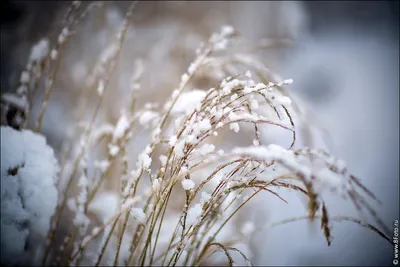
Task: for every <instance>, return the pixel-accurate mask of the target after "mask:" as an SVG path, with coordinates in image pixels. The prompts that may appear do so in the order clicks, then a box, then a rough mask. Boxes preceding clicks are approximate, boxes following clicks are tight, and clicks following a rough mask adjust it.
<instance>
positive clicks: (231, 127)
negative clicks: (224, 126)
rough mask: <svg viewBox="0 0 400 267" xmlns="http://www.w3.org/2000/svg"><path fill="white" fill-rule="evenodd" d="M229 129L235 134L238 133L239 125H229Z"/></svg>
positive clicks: (235, 123)
mask: <svg viewBox="0 0 400 267" xmlns="http://www.w3.org/2000/svg"><path fill="white" fill-rule="evenodd" d="M229 129H231V130H233V131H234V132H235V133H238V132H239V130H240V127H239V123H237V122H234V123H231V124H230V125H229Z"/></svg>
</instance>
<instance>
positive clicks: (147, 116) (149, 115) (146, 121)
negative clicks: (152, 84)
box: [139, 110, 159, 126]
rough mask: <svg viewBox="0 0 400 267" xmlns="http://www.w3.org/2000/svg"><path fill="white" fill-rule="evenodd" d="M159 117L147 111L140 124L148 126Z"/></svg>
mask: <svg viewBox="0 0 400 267" xmlns="http://www.w3.org/2000/svg"><path fill="white" fill-rule="evenodd" d="M158 117H159V114H158V113H157V112H155V111H149V110H146V111H144V112H143V114H142V116H140V118H139V123H140V125H142V126H147V125H149V123H150V122H151V121H153V120H155V119H157V118H158Z"/></svg>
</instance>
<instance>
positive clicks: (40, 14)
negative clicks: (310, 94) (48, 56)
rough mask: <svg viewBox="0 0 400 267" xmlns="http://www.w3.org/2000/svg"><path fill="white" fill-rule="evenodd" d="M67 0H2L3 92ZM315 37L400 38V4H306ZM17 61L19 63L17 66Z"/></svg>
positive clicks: (8, 89) (14, 79) (333, 2)
mask: <svg viewBox="0 0 400 267" xmlns="http://www.w3.org/2000/svg"><path fill="white" fill-rule="evenodd" d="M68 4H69V2H68V1H9V0H6V1H1V11H0V12H1V31H2V33H1V38H2V40H1V73H0V78H1V89H2V91H12V89H11V88H10V87H14V86H15V83H16V82H17V81H18V77H19V76H18V73H20V71H21V70H22V69H23V63H22V64H21V63H20V62H23V60H19V59H23V58H26V57H27V54H28V53H29V48H28V47H27V49H24V50H23V49H22V48H21V53H19V54H18V58H17V59H12V58H10V57H11V55H12V53H11V51H13V49H14V48H15V44H20V43H27V45H28V44H30V43H32V40H34V42H35V41H37V40H38V39H39V38H40V37H41V36H43V35H44V34H43V33H45V32H48V31H49V29H50V27H51V26H52V25H53V21H55V20H54V17H55V16H56V15H57V14H59V12H60V10H61V8H64V7H65V6H67V5H68ZM304 6H305V8H306V11H307V12H308V14H309V21H310V25H309V26H310V31H311V33H312V34H318V33H321V32H326V31H330V30H332V29H335V27H343V25H349V27H353V28H354V27H355V28H361V30H362V32H366V31H367V32H368V31H376V30H378V31H380V32H383V33H384V34H385V35H389V36H392V37H393V38H395V39H396V40H398V38H399V1H304ZM17 62H18V63H17Z"/></svg>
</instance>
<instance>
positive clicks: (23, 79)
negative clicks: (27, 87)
mask: <svg viewBox="0 0 400 267" xmlns="http://www.w3.org/2000/svg"><path fill="white" fill-rule="evenodd" d="M29 79H30V75H29V72H28V71H26V70H25V71H23V72H22V73H21V78H20V82H21V83H28V82H29Z"/></svg>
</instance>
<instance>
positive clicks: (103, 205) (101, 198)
mask: <svg viewBox="0 0 400 267" xmlns="http://www.w3.org/2000/svg"><path fill="white" fill-rule="evenodd" d="M118 203H119V197H118V195H117V194H115V193H110V192H103V193H99V194H98V195H97V196H96V197H95V198H94V199H93V201H92V202H90V204H89V211H90V212H93V213H94V214H96V215H97V217H98V218H99V219H100V220H101V221H102V222H106V221H108V220H109V219H110V218H111V217H112V216H113V215H114V214H115V213H116V212H117V209H118Z"/></svg>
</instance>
